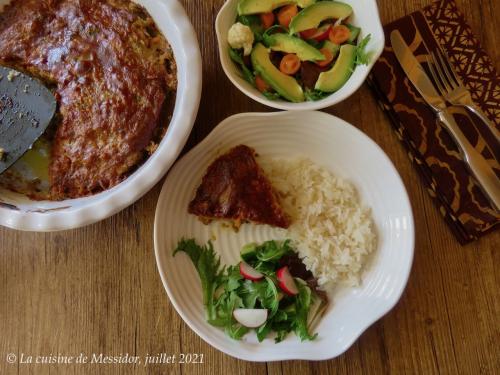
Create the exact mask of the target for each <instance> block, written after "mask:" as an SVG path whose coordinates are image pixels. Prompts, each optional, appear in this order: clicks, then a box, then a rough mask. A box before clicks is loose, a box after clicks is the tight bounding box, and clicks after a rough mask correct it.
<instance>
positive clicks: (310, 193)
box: [259, 158, 376, 287]
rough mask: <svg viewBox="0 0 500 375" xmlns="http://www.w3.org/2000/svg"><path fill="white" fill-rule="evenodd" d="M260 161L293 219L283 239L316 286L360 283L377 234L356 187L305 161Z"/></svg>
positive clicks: (368, 211)
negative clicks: (290, 242)
mask: <svg viewBox="0 0 500 375" xmlns="http://www.w3.org/2000/svg"><path fill="white" fill-rule="evenodd" d="M262 159H264V158H262ZM262 159H261V160H259V164H261V166H262V168H263V169H264V171H265V172H266V174H267V176H268V177H269V178H270V180H271V182H272V184H273V185H274V187H275V188H276V189H277V190H278V191H279V192H280V195H281V203H282V205H283V208H284V210H285V211H286V212H287V213H288V214H289V215H290V216H291V218H292V225H291V226H290V228H289V229H288V233H287V236H288V237H289V238H291V239H292V240H294V241H295V242H296V246H297V250H298V252H299V255H300V257H301V258H303V262H304V264H305V265H306V267H307V269H309V270H310V271H311V272H312V273H313V274H314V276H315V277H316V278H317V279H318V283H319V285H321V286H323V287H327V286H328V287H329V286H332V285H334V284H336V283H342V284H347V285H350V286H355V285H359V281H360V273H361V270H362V268H363V265H364V263H365V262H366V258H367V255H368V254H369V253H371V252H373V251H374V250H375V247H376V234H375V226H374V223H373V220H372V217H371V213H370V210H369V209H368V208H366V207H362V205H361V203H360V200H359V197H358V195H357V193H356V190H355V188H354V186H353V185H352V184H351V183H349V182H348V181H345V180H343V179H341V178H338V177H336V176H334V175H333V174H332V173H331V172H330V171H328V170H327V169H325V168H323V167H321V166H318V165H316V164H314V163H313V162H312V161H310V160H308V159H295V160H273V159H267V160H262Z"/></svg>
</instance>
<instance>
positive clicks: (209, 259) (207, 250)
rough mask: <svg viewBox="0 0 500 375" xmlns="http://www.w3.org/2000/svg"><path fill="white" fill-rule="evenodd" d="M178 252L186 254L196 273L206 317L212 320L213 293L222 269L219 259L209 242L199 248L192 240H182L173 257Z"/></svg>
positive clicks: (213, 315)
mask: <svg viewBox="0 0 500 375" xmlns="http://www.w3.org/2000/svg"><path fill="white" fill-rule="evenodd" d="M178 252H184V253H186V254H187V255H188V256H189V257H190V258H191V261H192V262H193V264H194V266H195V268H196V270H197V271H198V276H199V277H200V280H201V289H202V292H203V304H204V305H205V307H206V309H207V317H208V319H214V318H215V317H216V312H215V306H214V293H215V290H216V289H217V286H218V283H219V282H220V280H221V277H222V274H223V272H224V267H223V268H221V267H220V258H219V257H218V256H217V255H216V254H215V251H214V248H213V245H212V242H211V241H209V242H208V244H207V245H205V246H199V245H198V244H197V243H196V241H195V240H194V239H189V240H185V239H182V240H181V241H179V243H178V244H177V247H176V249H175V250H174V253H173V255H174V256H175V255H176V254H177V253H178Z"/></svg>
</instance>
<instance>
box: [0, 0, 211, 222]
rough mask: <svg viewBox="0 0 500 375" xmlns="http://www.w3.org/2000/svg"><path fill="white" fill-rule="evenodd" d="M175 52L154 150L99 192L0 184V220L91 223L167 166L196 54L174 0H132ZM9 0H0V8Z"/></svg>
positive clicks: (189, 95) (197, 81)
mask: <svg viewBox="0 0 500 375" xmlns="http://www.w3.org/2000/svg"><path fill="white" fill-rule="evenodd" d="M136 2H137V3H139V4H142V5H143V6H144V7H145V8H146V9H147V10H148V12H149V13H150V14H151V16H152V17H153V19H154V20H155V22H156V24H157V25H158V28H159V29H160V31H161V32H162V33H163V34H164V35H165V37H166V38H167V40H168V41H169V43H170V45H171V46H172V49H173V51H174V56H175V60H176V63H177V80H178V86H177V97H176V101H175V109H174V113H173V115H172V119H171V121H170V125H169V128H168V131H167V134H166V135H165V137H164V138H163V140H162V141H161V143H160V145H159V147H158V149H157V150H156V152H155V153H154V154H153V155H152V156H151V157H149V158H148V160H147V161H146V162H145V163H144V164H143V165H142V166H141V167H140V168H139V169H138V170H137V171H135V172H134V173H133V174H132V175H131V176H129V177H128V178H127V179H126V180H124V181H123V182H122V183H120V184H119V185H117V186H115V187H114V188H112V189H109V190H106V191H104V192H102V193H99V194H96V195H93V196H90V197H84V198H78V199H68V200H64V201H59V202H49V201H33V200H30V199H29V198H28V197H26V196H24V195H21V194H16V193H13V192H11V191H9V190H6V189H3V188H1V187H0V203H2V204H0V225H4V226H6V227H10V228H14V229H20V230H30V231H55V230H62V229H70V228H77V227H81V226H84V225H87V224H91V223H95V222H97V221H99V220H102V219H105V218H106V217H108V216H111V215H113V214H115V213H116V212H118V211H120V210H122V209H124V208H125V207H127V206H129V205H130V204H132V203H133V202H135V201H136V200H137V199H139V198H140V197H141V196H142V195H144V194H145V193H146V192H148V191H149V190H150V189H151V188H152V187H153V186H154V185H155V184H156V183H157V182H158V181H159V180H160V178H161V177H162V176H163V175H164V174H165V173H166V172H167V171H168V169H169V168H170V166H171V165H172V164H173V163H174V161H175V159H176V158H177V156H178V155H179V153H180V152H181V150H182V147H184V144H185V143H186V141H187V138H188V136H189V133H190V132H191V129H192V127H193V124H194V121H195V119H196V114H197V113H198V106H199V103H200V96H201V78H202V77H201V55H200V49H199V46H198V40H197V38H196V33H195V31H194V28H193V26H192V25H191V23H190V21H189V18H188V17H187V15H186V12H185V11H184V8H183V7H182V5H181V4H180V3H179V2H178V1H176V0H137V1H136ZM8 3H9V0H0V10H1V9H2V7H3V6H4V5H6V4H8Z"/></svg>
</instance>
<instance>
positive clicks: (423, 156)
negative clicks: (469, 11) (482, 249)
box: [369, 0, 500, 243]
mask: <svg viewBox="0 0 500 375" xmlns="http://www.w3.org/2000/svg"><path fill="white" fill-rule="evenodd" d="M384 30H385V37H386V46H385V49H384V52H383V54H382V56H381V58H380V59H379V60H378V61H377V63H376V64H375V66H374V68H373V70H372V73H371V74H370V78H369V84H370V85H371V87H372V88H373V90H374V92H375V93H376V95H377V97H378V99H379V102H380V104H381V106H382V108H383V109H384V110H385V111H386V112H387V114H388V115H389V117H390V118H391V120H392V123H393V125H394V128H395V130H396V133H397V135H398V137H399V138H400V139H401V141H402V143H403V144H404V145H405V147H406V148H407V149H408V151H409V156H410V159H411V160H412V162H413V163H414V165H415V167H416V168H417V170H418V171H419V173H420V175H421V177H422V179H423V181H424V183H425V184H426V186H427V190H428V191H429V194H430V195H431V196H432V197H433V198H434V199H435V202H436V203H437V205H438V208H439V211H440V212H441V214H442V215H443V217H444V218H445V220H446V221H447V223H448V224H449V225H450V227H451V228H452V230H453V232H454V233H455V235H456V237H457V238H458V240H459V241H460V242H461V243H466V242H469V241H472V240H474V239H476V238H478V237H480V236H481V235H483V234H485V233H487V232H488V231H491V230H493V229H494V228H495V227H497V228H498V224H499V223H500V214H499V213H498V212H497V211H495V209H494V208H493V206H492V205H491V204H490V202H489V201H488V200H487V198H486V197H485V195H484V194H483V193H482V191H481V190H480V188H479V186H478V185H477V183H476V182H475V179H474V178H473V177H472V175H471V174H470V172H469V171H468V170H467V167H466V164H465V163H464V162H463V160H462V158H461V156H460V154H459V152H458V149H457V147H456V145H455V143H454V142H453V140H452V138H451V137H450V136H449V135H448V133H447V132H446V130H445V129H444V128H443V127H442V126H441V125H440V124H439V123H438V122H437V120H436V118H435V116H434V113H433V112H432V111H431V110H430V108H429V107H428V106H427V105H426V103H425V102H424V101H423V99H422V98H421V97H420V95H419V94H418V92H417V91H416V90H415V88H414V87H413V86H412V84H411V82H410V81H409V80H408V79H407V77H406V76H405V73H404V72H403V70H402V68H401V67H400V66H399V63H398V61H397V59H396V56H395V55H394V53H393V51H392V48H391V46H390V33H391V32H392V31H393V30H399V32H400V33H401V34H402V36H403V38H404V39H405V40H406V42H407V44H408V45H409V46H410V48H411V49H412V51H413V53H414V55H415V56H416V57H417V59H418V60H419V61H420V62H421V63H422V65H423V66H424V68H426V63H427V58H428V55H429V52H430V51H434V50H436V49H438V48H441V49H442V50H444V51H445V52H446V54H447V55H448V56H449V58H450V61H451V63H452V65H453V67H454V69H455V72H456V73H457V74H458V75H459V76H460V78H461V79H462V81H463V83H464V84H465V86H466V87H467V88H468V89H469V91H470V92H471V95H472V98H473V100H474V102H475V103H476V104H477V105H479V106H480V107H481V108H482V109H483V111H484V112H485V113H486V114H487V116H488V117H489V118H490V120H491V121H492V122H493V123H494V124H495V126H496V127H497V129H499V128H500V77H499V76H498V74H497V72H496V71H495V68H494V66H493V64H492V62H491V60H490V58H489V57H488V55H487V54H486V52H485V51H484V50H483V49H482V48H481V47H480V45H479V42H478V41H477V39H476V38H475V37H474V35H473V33H472V30H471V28H470V27H469V26H468V25H467V23H466V22H465V19H464V17H463V15H462V14H461V13H460V12H459V10H458V9H457V7H456V5H455V3H454V2H453V1H450V0H440V1H437V2H435V3H433V4H432V5H431V6H429V7H427V8H424V9H423V10H422V11H417V12H415V13H412V14H410V15H409V16H406V17H403V18H401V19H399V20H397V21H394V22H392V23H390V24H388V25H386V27H385V28H384ZM450 111H451V112H452V113H453V114H454V116H455V119H456V121H457V123H458V125H459V126H460V128H461V129H462V131H463V132H464V134H465V135H466V137H467V138H468V139H469V141H470V142H471V144H472V145H474V147H475V148H476V150H478V151H479V152H481V154H482V155H483V156H484V157H485V158H486V160H487V161H488V163H489V164H490V165H491V166H492V167H493V169H494V170H495V172H496V173H497V175H498V176H500V165H499V163H498V160H500V150H499V149H498V145H495V143H494V139H493V137H492V135H491V134H490V133H489V131H488V130H487V128H486V127H485V125H484V124H483V123H482V122H481V121H480V120H478V119H477V118H475V117H474V115H472V114H470V113H467V112H466V111H465V110H464V109H463V108H460V107H450Z"/></svg>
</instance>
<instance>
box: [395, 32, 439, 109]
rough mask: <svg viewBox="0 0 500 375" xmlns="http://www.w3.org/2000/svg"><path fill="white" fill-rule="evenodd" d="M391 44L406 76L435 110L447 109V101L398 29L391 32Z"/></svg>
mask: <svg viewBox="0 0 500 375" xmlns="http://www.w3.org/2000/svg"><path fill="white" fill-rule="evenodd" d="M391 45H392V49H393V50H394V54H395V55H396V57H397V59H398V61H399V63H400V65H401V67H402V68H403V70H404V72H405V73H406V76H407V77H408V79H409V80H410V81H411V83H412V84H413V86H415V88H416V89H417V91H418V92H419V93H420V95H422V97H423V98H424V100H425V101H426V102H427V103H428V104H429V105H430V106H432V107H433V108H434V109H435V110H440V109H441V110H442V109H446V102H445V101H444V99H443V98H442V97H441V96H440V95H439V93H438V92H437V91H436V89H435V88H434V85H433V84H432V82H431V80H430V79H429V77H428V76H427V73H426V72H425V70H424V68H423V67H422V65H421V64H420V63H419V62H418V60H417V58H416V57H415V55H414V54H413V52H412V51H411V49H410V47H408V45H407V44H406V42H405V40H404V39H403V36H402V35H401V33H400V32H399V31H398V30H394V31H393V32H391Z"/></svg>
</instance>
